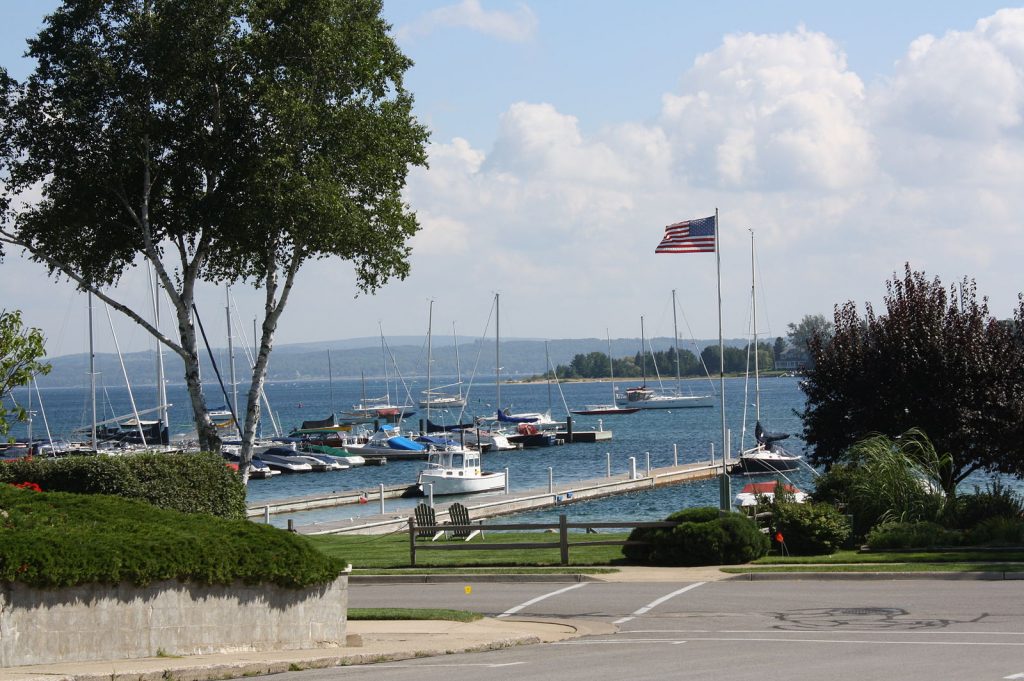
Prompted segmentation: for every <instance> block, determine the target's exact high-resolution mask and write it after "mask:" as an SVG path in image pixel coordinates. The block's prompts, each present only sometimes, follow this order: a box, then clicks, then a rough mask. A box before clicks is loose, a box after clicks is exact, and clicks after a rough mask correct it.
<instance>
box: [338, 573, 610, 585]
mask: <svg viewBox="0 0 1024 681" xmlns="http://www.w3.org/2000/svg"><path fill="white" fill-rule="evenodd" d="M599 581H601V580H600V575H584V574H578V573H566V574H549V575H545V574H538V575H529V574H521V575H515V574H507V575H505V574H487V573H483V574H472V573H470V574H454V575H449V574H430V575H349V578H348V583H349V584H451V583H460V584H461V583H464V582H477V583H487V582H556V583H572V582H599Z"/></svg>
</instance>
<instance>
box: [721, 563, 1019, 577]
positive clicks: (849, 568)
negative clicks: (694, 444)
mask: <svg viewBox="0 0 1024 681" xmlns="http://www.w3.org/2000/svg"><path fill="white" fill-rule="evenodd" d="M721 570H722V572H726V573H728V574H734V575H735V574H750V573H757V574H760V573H785V572H792V573H809V572H893V573H897V572H1024V564H1020V563H926V562H919V563H859V564H842V565H826V564H816V565H806V564H805V565H799V564H794V565H777V566H763V565H744V566H736V567H723V568H721Z"/></svg>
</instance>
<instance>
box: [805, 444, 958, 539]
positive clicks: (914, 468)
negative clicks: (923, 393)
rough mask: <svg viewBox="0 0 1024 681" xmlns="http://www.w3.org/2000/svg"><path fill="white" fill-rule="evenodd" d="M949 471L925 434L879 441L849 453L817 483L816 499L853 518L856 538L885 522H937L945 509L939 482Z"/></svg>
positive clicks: (944, 500)
mask: <svg viewBox="0 0 1024 681" xmlns="http://www.w3.org/2000/svg"><path fill="white" fill-rule="evenodd" d="M948 465H949V459H948V458H947V457H941V456H939V455H937V454H936V453H935V450H934V448H933V447H932V446H931V443H930V442H929V440H928V438H927V437H926V436H925V435H924V433H921V432H920V431H917V430H910V431H908V432H906V433H904V434H903V435H901V436H900V437H899V438H898V439H895V440H894V439H892V438H888V437H886V436H884V435H875V436H872V437H869V438H866V439H864V440H862V441H860V442H858V443H856V444H855V445H854V446H852V447H850V448H849V449H848V450H847V451H846V452H845V453H844V455H843V459H842V462H841V463H838V464H836V465H833V466H832V467H831V469H830V470H829V471H828V472H826V473H825V474H824V475H823V476H821V477H820V478H819V479H818V480H817V483H816V484H817V488H816V490H815V493H814V495H813V497H814V499H815V500H816V501H823V502H827V503H831V504H833V505H835V506H836V507H837V508H839V509H841V510H844V511H845V512H846V513H848V514H850V515H852V516H853V533H854V536H855V537H856V538H861V537H864V536H865V535H866V533H867V532H868V530H870V529H871V528H872V527H874V526H875V525H877V524H879V523H881V522H886V521H898V522H910V521H917V520H928V521H936V520H938V519H939V518H940V517H942V515H943V513H944V508H945V505H946V499H947V497H945V496H944V494H943V492H942V490H941V488H939V486H938V481H939V480H940V479H941V477H942V476H943V474H944V471H946V470H948Z"/></svg>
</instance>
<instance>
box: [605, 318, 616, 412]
mask: <svg viewBox="0 0 1024 681" xmlns="http://www.w3.org/2000/svg"><path fill="white" fill-rule="evenodd" d="M604 337H605V338H607V339H608V378H609V380H611V383H612V401H611V405H612V406H615V360H613V359H612V334H611V332H610V331H608V329H607V328H606V329H605V330H604Z"/></svg>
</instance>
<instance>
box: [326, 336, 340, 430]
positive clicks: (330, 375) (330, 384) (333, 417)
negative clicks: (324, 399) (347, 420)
mask: <svg viewBox="0 0 1024 681" xmlns="http://www.w3.org/2000/svg"><path fill="white" fill-rule="evenodd" d="M327 386H328V389H329V390H330V392H331V421H332V425H338V419H337V416H336V414H337V413H338V412H337V411H335V409H334V371H333V370H332V369H331V349H330V348H327Z"/></svg>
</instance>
